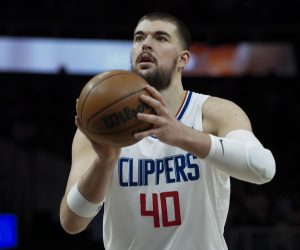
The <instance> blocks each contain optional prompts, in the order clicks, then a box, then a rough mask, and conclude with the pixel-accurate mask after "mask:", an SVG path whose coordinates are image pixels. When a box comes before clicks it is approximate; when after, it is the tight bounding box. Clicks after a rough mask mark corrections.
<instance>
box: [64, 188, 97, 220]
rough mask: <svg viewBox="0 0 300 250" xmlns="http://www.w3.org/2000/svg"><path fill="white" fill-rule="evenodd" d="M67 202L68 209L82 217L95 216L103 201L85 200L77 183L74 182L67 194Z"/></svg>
mask: <svg viewBox="0 0 300 250" xmlns="http://www.w3.org/2000/svg"><path fill="white" fill-rule="evenodd" d="M67 204H68V207H69V208H70V210H72V211H73V212H74V213H75V214H77V215H79V216H81V217H84V218H92V217H95V216H96V215H97V214H98V212H99V211H100V209H101V207H102V205H103V201H101V202H97V203H95V202H91V201H89V200H87V199H86V198H85V197H84V196H83V195H82V194H81V193H80V191H79V189H78V183H75V184H74V186H73V187H72V188H71V190H70V191H69V192H68V195H67Z"/></svg>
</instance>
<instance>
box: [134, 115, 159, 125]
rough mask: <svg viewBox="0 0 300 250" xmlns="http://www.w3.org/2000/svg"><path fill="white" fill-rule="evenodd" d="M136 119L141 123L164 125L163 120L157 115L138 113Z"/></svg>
mask: <svg viewBox="0 0 300 250" xmlns="http://www.w3.org/2000/svg"><path fill="white" fill-rule="evenodd" d="M136 117H137V119H138V120H140V121H144V122H148V123H152V124H153V125H161V124H162V118H161V117H159V116H157V115H153V114H145V113H137V116H136Z"/></svg>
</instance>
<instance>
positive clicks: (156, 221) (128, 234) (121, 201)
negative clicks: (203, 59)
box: [103, 91, 230, 250]
mask: <svg viewBox="0 0 300 250" xmlns="http://www.w3.org/2000/svg"><path fill="white" fill-rule="evenodd" d="M207 97H208V96H207V95H202V94H198V93H195V92H191V91H188V92H187V95H186V97H185V101H184V103H183V105H182V106H181V108H180V111H179V112H178V114H177V116H176V117H177V119H178V120H179V121H180V122H182V123H184V124H185V125H186V126H188V127H191V128H193V129H196V130H200V131H202V105H203V103H204V102H205V100H206V99H207ZM174 136H176V135H174ZM229 198H230V179H229V176H228V175H226V174H224V173H222V172H220V171H219V170H217V169H216V168H215V167H214V166H213V165H209V164H206V162H204V161H203V160H201V159H200V158H197V157H196V156H194V155H192V154H191V153H189V152H186V151H184V150H182V149H180V148H177V147H172V146H169V145H167V144H164V143H162V142H160V141H159V140H158V139H156V138H153V137H147V138H144V139H143V140H141V141H140V142H138V143H136V144H134V145H132V146H128V147H125V148H122V150H121V156H120V159H119V161H118V164H117V166H116V167H115V170H114V173H113V176H112V180H111V184H110V186H109V189H108V192H107V194H106V198H105V205H104V217H103V223H104V226H103V227H104V228H103V241H104V246H105V248H106V249H109V250H127V249H128V250H225V249H227V246H226V243H225V239H224V237H223V232H224V225H225V221H226V217H227V213H228V207H229Z"/></svg>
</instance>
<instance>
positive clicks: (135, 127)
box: [77, 70, 154, 147]
mask: <svg viewBox="0 0 300 250" xmlns="http://www.w3.org/2000/svg"><path fill="white" fill-rule="evenodd" d="M146 84H147V82H146V81H145V80H144V79H143V78H142V77H141V76H139V75H137V74H135V73H133V72H129V71H126V70H111V71H107V72H104V73H102V74H99V75H96V76H94V77H93V78H92V79H90V80H89V81H88V82H87V84H86V85H85V86H84V87H83V89H82V91H81V93H80V96H79V99H78V104H77V105H78V106H77V115H78V117H79V120H80V122H81V126H82V130H83V133H84V134H85V135H86V136H87V137H89V138H90V139H91V140H93V141H95V142H98V143H100V144H103V145H108V146H112V147H124V146H129V145H131V144H134V143H136V142H137V141H136V140H135V139H134V137H133V134H134V133H136V132H138V131H144V130H147V129H149V128H150V127H151V126H152V124H150V123H147V122H141V121H139V120H138V119H137V118H136V115H137V113H139V112H140V113H154V110H153V109H152V108H151V107H149V106H148V105H147V104H145V103H143V102H141V101H140V99H139V96H140V95H141V94H145V95H150V94H149V93H148V91H146V90H145V89H144V87H145V85H146Z"/></svg>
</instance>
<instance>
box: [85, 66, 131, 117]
mask: <svg viewBox="0 0 300 250" xmlns="http://www.w3.org/2000/svg"><path fill="white" fill-rule="evenodd" d="M125 74H130V72H124V73H119V74H115V75H110V76H107V77H106V78H104V79H103V80H102V81H101V82H98V83H96V84H95V85H94V86H93V88H92V89H91V90H90V91H89V92H88V93H87V94H86V96H85V98H84V100H83V103H82V106H81V117H80V120H81V121H82V114H83V108H84V106H85V102H86V100H87V99H88V97H89V96H90V94H91V93H92V92H93V91H94V90H95V88H96V87H97V86H98V85H99V84H101V83H102V82H103V81H105V80H106V79H109V78H110V77H113V76H116V75H125Z"/></svg>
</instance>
